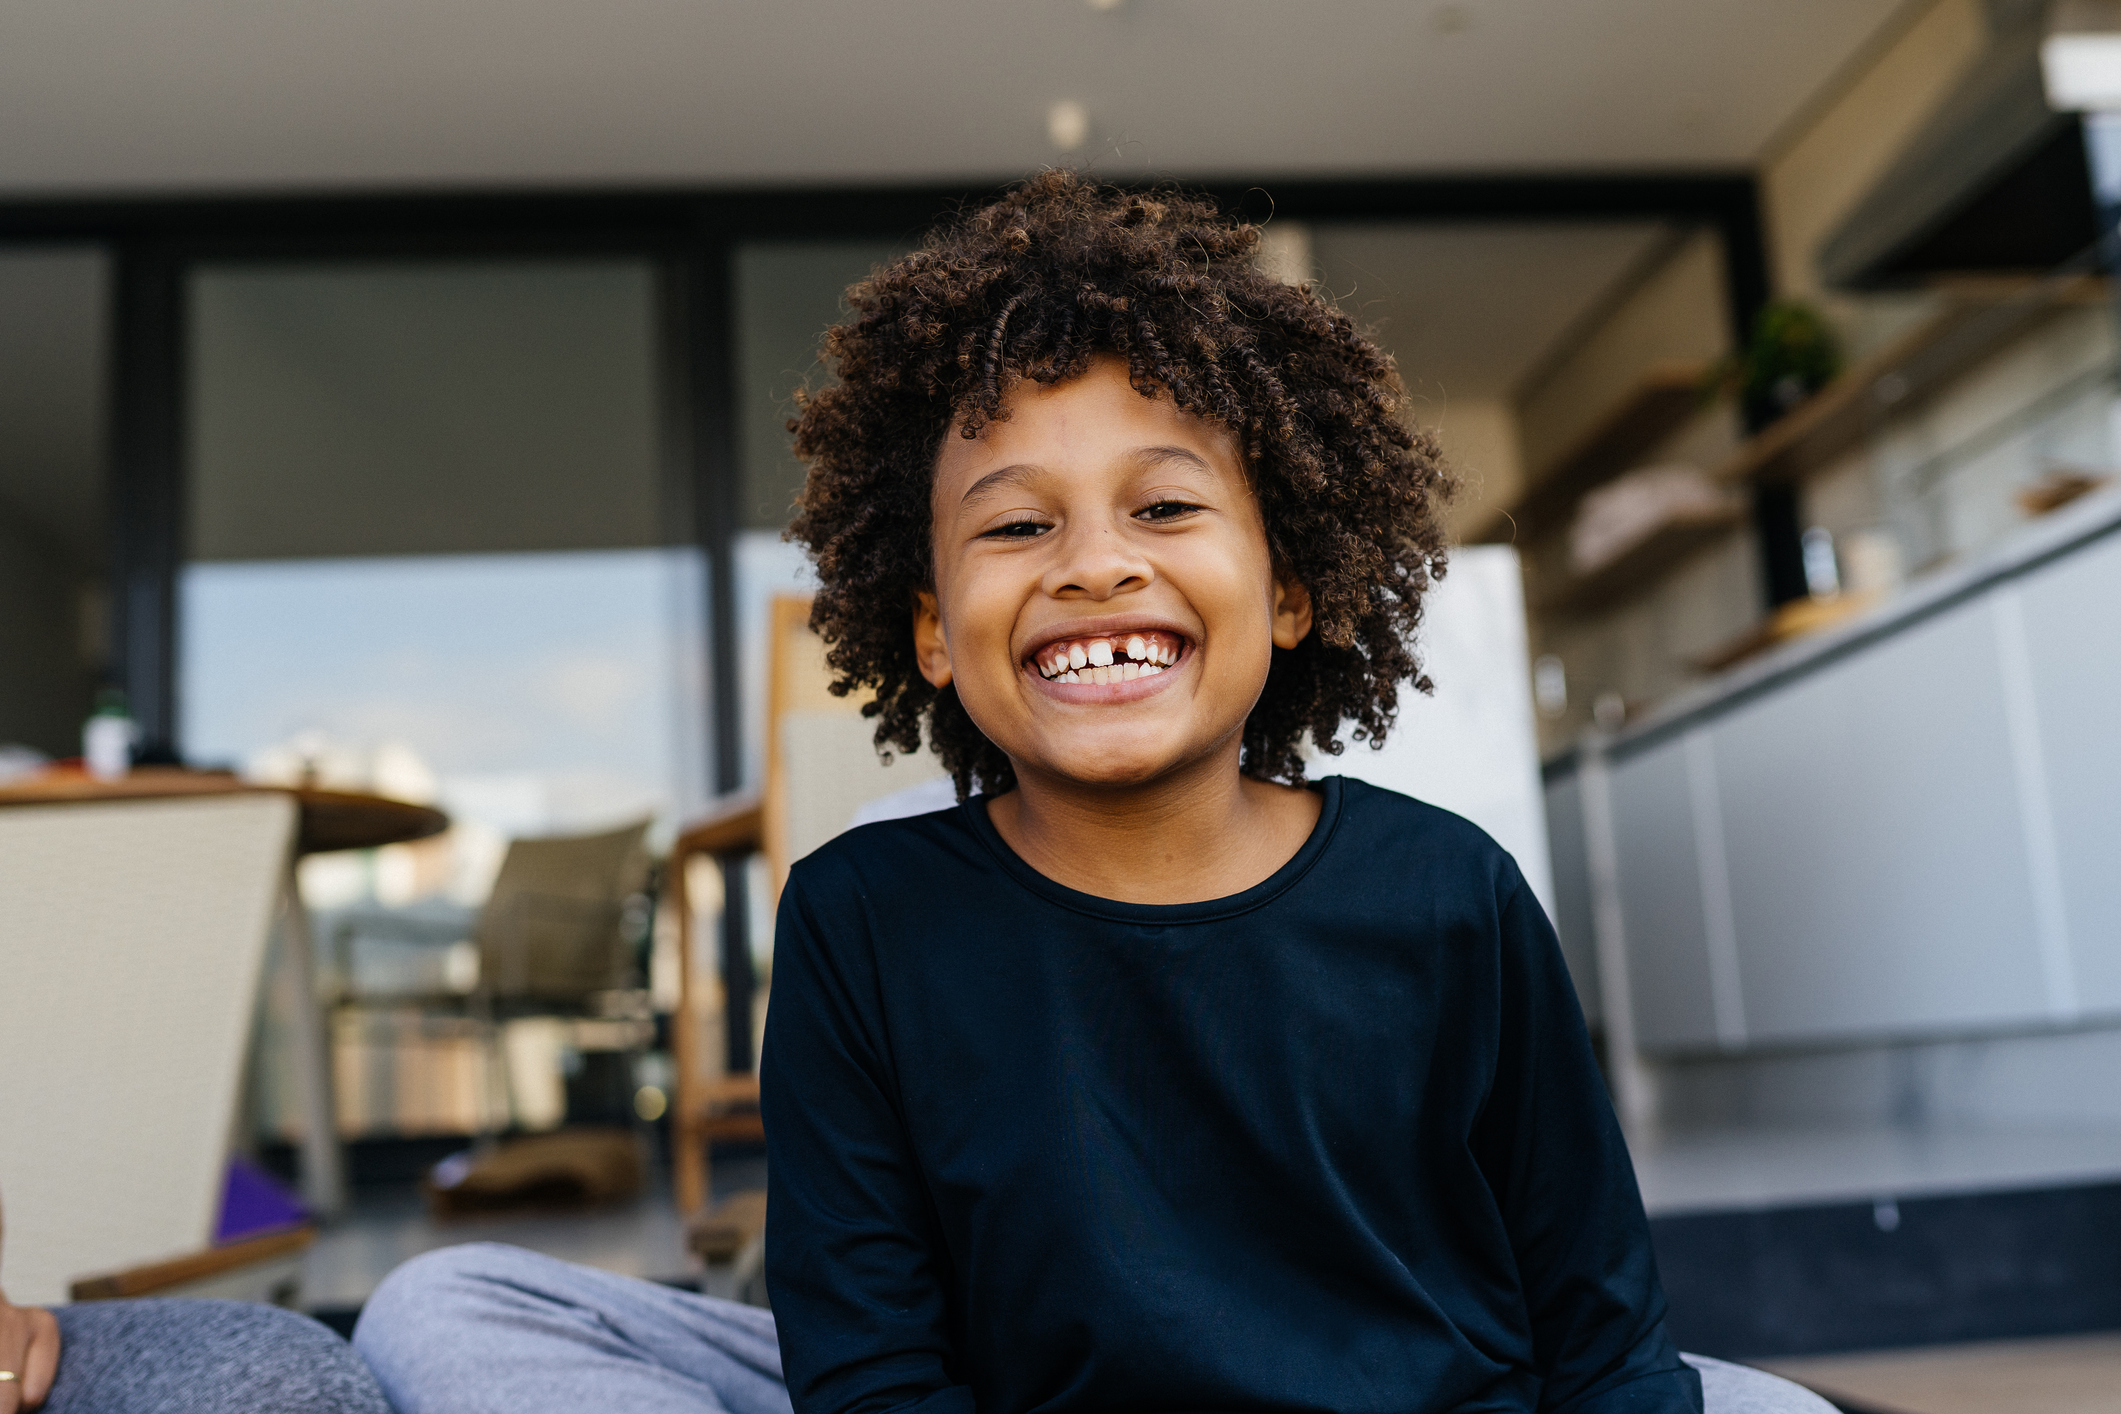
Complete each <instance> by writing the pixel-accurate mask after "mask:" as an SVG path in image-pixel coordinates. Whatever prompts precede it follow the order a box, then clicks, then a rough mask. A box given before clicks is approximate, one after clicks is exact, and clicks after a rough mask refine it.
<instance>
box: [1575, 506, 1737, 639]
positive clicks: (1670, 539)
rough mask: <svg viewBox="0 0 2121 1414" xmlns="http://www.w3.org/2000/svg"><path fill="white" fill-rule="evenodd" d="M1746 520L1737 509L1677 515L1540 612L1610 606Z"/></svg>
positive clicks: (1581, 578)
mask: <svg viewBox="0 0 2121 1414" xmlns="http://www.w3.org/2000/svg"><path fill="white" fill-rule="evenodd" d="M1744 519H1745V512H1744V511H1743V510H1741V509H1739V508H1738V507H1735V506H1733V507H1729V508H1726V509H1721V510H1714V511H1698V512H1689V513H1686V514H1681V515H1675V516H1673V517H1672V518H1671V519H1669V520H1666V521H1665V522H1664V523H1662V524H1661V525H1659V526H1658V527H1657V528H1656V529H1655V530H1653V531H1651V532H1650V533H1649V534H1648V535H1646V536H1644V537H1643V538H1642V539H1640V540H1638V541H1636V542H1635V544H1634V545H1633V546H1632V547H1630V548H1629V549H1628V550H1627V551H1625V552H1624V553H1622V554H1621V555H1620V556H1619V558H1617V559H1615V560H1612V561H1611V562H1609V563H1608V564H1606V565H1605V566H1604V567H1603V568H1602V569H1598V570H1594V571H1592V572H1591V573H1590V574H1587V575H1581V576H1579V577H1577V578H1576V579H1573V580H1571V581H1570V582H1569V583H1568V584H1566V585H1564V586H1563V587H1562V588H1561V589H1559V590H1558V591H1557V592H1555V593H1554V594H1552V595H1550V596H1547V597H1545V598H1542V599H1541V600H1540V601H1539V608H1540V610H1541V612H1543V613H1549V614H1561V615H1567V614H1592V613H1596V612H1598V611H1599V610H1601V609H1607V608H1611V607H1612V606H1613V605H1615V604H1618V603H1621V602H1623V601H1624V600H1627V599H1629V598H1632V597H1633V596H1634V595H1636V594H1638V593H1640V592H1641V591H1643V590H1644V589H1647V588H1648V587H1649V586H1650V585H1652V584H1654V583H1655V582H1656V581H1658V580H1659V579H1662V578H1663V577H1664V575H1665V573H1666V572H1667V571H1669V570H1671V569H1673V568H1675V567H1676V566H1677V565H1678V564H1679V563H1680V561H1682V560H1684V559H1686V558H1687V557H1688V556H1690V555H1692V554H1693V553H1694V552H1695V551H1696V550H1699V549H1701V548H1702V547H1703V546H1704V545H1707V544H1709V543H1710V542H1711V541H1713V540H1717V539H1720V538H1722V537H1723V536H1724V535H1725V534H1727V533H1728V532H1729V531H1730V529H1731V527H1732V526H1734V525H1737V524H1738V523H1740V522H1741V521H1743V520H1744Z"/></svg>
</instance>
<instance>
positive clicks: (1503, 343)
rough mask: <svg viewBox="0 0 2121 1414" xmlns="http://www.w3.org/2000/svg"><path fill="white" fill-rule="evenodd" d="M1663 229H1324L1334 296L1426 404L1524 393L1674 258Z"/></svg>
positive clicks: (1316, 246)
mask: <svg viewBox="0 0 2121 1414" xmlns="http://www.w3.org/2000/svg"><path fill="white" fill-rule="evenodd" d="M1672 235H1673V233H1672V228H1671V227H1669V226H1666V225H1664V224H1662V223H1657V222H1626V223H1611V224H1608V223H1603V222H1572V223H1568V224H1558V223H1555V224H1537V225H1535V224H1529V223H1515V224H1507V225H1505V224H1488V223H1465V224H1459V223H1453V224H1450V225H1428V226H1409V225H1406V224H1404V223H1380V224H1376V225H1368V224H1348V225H1341V224H1332V225H1328V224H1324V223H1321V224H1319V225H1317V226H1315V227H1313V228H1312V237H1311V249H1312V258H1313V260H1314V262H1315V263H1316V266H1317V269H1318V272H1319V277H1320V280H1321V281H1322V284H1323V287H1324V289H1325V291H1326V292H1327V293H1329V294H1330V295H1332V296H1333V298H1334V301H1335V302H1336V303H1337V304H1339V306H1340V307H1341V308H1342V309H1343V310H1345V311H1346V312H1347V313H1348V314H1349V315H1350V316H1352V317H1353V318H1355V319H1356V320H1358V321H1360V322H1361V323H1362V324H1364V325H1366V326H1368V327H1369V328H1370V329H1372V330H1373V331H1374V332H1375V333H1376V334H1377V336H1378V341H1379V342H1380V343H1382V344H1383V345H1384V346H1385V347H1386V348H1387V349H1389V350H1390V351H1391V353H1392V356H1393V357H1394V358H1395V359H1397V360H1398V362H1399V369H1400V374H1401V376H1402V377H1404V378H1405V379H1406V382H1407V391H1408V392H1410V393H1411V394H1413V396H1414V397H1415V399H1416V400H1417V402H1420V403H1424V404H1433V405H1439V406H1440V405H1441V404H1443V403H1445V402H1447V401H1449V400H1451V399H1459V398H1500V397H1508V396H1510V395H1512V394H1514V393H1516V392H1518V391H1520V389H1521V386H1522V384H1523V383H1524V381H1525V379H1526V377H1527V376H1528V375H1529V374H1531V373H1532V372H1533V371H1534V370H1535V369H1536V368H1538V367H1539V366H1540V365H1541V364H1542V363H1543V362H1544V361H1545V360H1546V359H1547V358H1548V357H1549V356H1550V355H1551V354H1552V353H1553V351H1554V350H1555V348H1556V347H1557V346H1558V345H1559V344H1560V343H1561V342H1562V340H1563V338H1564V336H1565V335H1567V334H1568V333H1570V332H1571V331H1572V330H1573V329H1576V328H1577V327H1579V326H1580V325H1582V324H1583V323H1584V322H1586V321H1587V320H1588V319H1589V318H1590V317H1591V316H1592V315H1593V314H1594V313H1595V312H1596V311H1598V310H1600V309H1602V308H1604V307H1605V302H1606V301H1607V299H1608V298H1609V297H1610V296H1611V294H1612V293H1613V291H1614V290H1615V289H1617V288H1619V287H1621V286H1622V285H1624V284H1625V283H1626V282H1628V281H1629V280H1630V278H1631V277H1633V276H1635V275H1636V274H1638V273H1640V272H1641V271H1642V270H1643V269H1644V267H1645V266H1647V265H1648V264H1650V263H1652V262H1654V261H1655V260H1656V259H1657V258H1658V257H1659V256H1660V255H1662V254H1664V253H1666V252H1667V251H1668V250H1669V249H1670V242H1671V240H1672Z"/></svg>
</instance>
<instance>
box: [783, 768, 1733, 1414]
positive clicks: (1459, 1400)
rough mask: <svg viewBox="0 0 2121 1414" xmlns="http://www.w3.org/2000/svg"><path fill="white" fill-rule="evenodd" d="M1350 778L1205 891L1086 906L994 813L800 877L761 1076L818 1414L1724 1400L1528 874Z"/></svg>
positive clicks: (853, 835) (813, 1410)
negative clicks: (1667, 1317) (1672, 1315)
mask: <svg viewBox="0 0 2121 1414" xmlns="http://www.w3.org/2000/svg"><path fill="white" fill-rule="evenodd" d="M1317 789H1319V791H1320V793H1321V794H1322V796H1323V798H1324V804H1323V809H1322V811H1321V813H1320V816H1319V820H1318V825H1317V827H1316V828H1315V829H1314V830H1313V832H1312V834H1311V836H1310V838H1309V839H1308V840H1307V841H1306V843H1305V844H1304V846H1303V848H1302V849H1301V850H1299V851H1298V852H1297V854H1296V856H1295V858H1293V859H1291V860H1290V861H1289V862H1288V863H1287V864H1286V865H1284V866H1283V867H1282V868H1281V869H1279V870H1278V871H1276V872H1275V874H1274V875H1273V877H1271V878H1269V879H1267V880H1266V881H1265V882H1263V883H1261V884H1259V885H1258V886H1256V887H1254V888H1251V889H1248V890H1246V891H1245V892H1243V893H1241V894H1237V895H1234V896H1232V897H1229V898H1224V899H1217V900H1214V901H1212V902H1207V903H1190V904H1176V905H1169V906H1161V905H1144V904H1129V903H1117V902H1113V901H1111V900H1108V899H1101V898H1096V897H1094V896H1092V895H1089V894H1083V893H1078V892H1076V891H1075V890H1072V889H1069V888H1066V887H1064V886H1062V885H1060V884H1057V883H1055V882H1053V881H1052V880H1050V879H1047V878H1046V877H1044V876H1043V875H1041V874H1039V873H1038V872H1037V871H1035V870H1033V869H1032V868H1031V867H1030V866H1028V865H1027V864H1025V863H1024V862H1023V861H1022V860H1021V859H1020V858H1018V857H1017V855H1016V854H1015V853H1014V852H1013V851H1012V850H1010V849H1009V847H1008V846H1007V844H1005V843H1004V842H1003V841H1002V839H1001V837H1000V836H999V835H998V834H997V833H996V832H995V830H994V827H993V825H992V824H991V823H990V822H989V821H988V819H987V813H986V805H985V802H984V801H983V800H979V799H975V800H973V801H970V802H967V803H966V804H964V805H961V806H959V807H957V808H956V809H954V810H946V811H941V812H938V813H936V814H933V815H925V816H921V817H918V818H916V819H911V820H895V821H889V822H885V823H882V824H877V825H870V826H867V827H864V828H862V829H859V830H854V831H852V832H850V833H848V834H846V835H843V836H841V837H840V838H839V839H837V840H835V841H833V842H832V843H830V844H828V845H827V846H825V847H824V848H823V849H821V850H819V851H818V852H817V853H815V854H813V855H811V856H810V857H809V858H808V859H806V860H804V861H802V862H801V863H799V864H797V865H796V866H795V869H794V870H793V871H792V873H791V875H790V877H789V880H788V884H787V888H786V890H785V892H784V893H783V895H782V899H781V909H780V919H779V923H778V926H777V931H776V933H775V962H774V974H773V1006H772V1010H771V1013H770V1019H769V1021H768V1024H767V1028H766V1052H765V1062H764V1068H763V1073H762V1084H763V1088H764V1105H765V1118H766V1133H767V1143H768V1149H769V1159H768V1166H769V1174H770V1179H769V1182H770V1199H769V1216H768V1221H767V1238H766V1273H767V1284H768V1288H769V1290H770V1292H771V1295H772V1299H773V1307H774V1313H775V1316H776V1317H777V1319H778V1322H779V1326H780V1338H781V1350H782V1356H783V1360H784V1363H785V1367H786V1372H787V1377H788V1385H789V1392H790V1394H791V1395H792V1396H793V1398H794V1402H795V1408H796V1411H797V1414H842V1411H861V1412H862V1414H868V1412H869V1411H885V1410H920V1411H922V1412H923V1414H930V1412H931V1411H932V1414H945V1411H947V1412H948V1414H972V1411H975V1410H977V1411H979V1414H1034V1412H1035V1414H1076V1411H1081V1414H1090V1412H1091V1411H1097V1414H1115V1412H1116V1411H1153V1412H1154V1414H1176V1412H1177V1411H1209V1410H1217V1411H1239V1410H1332V1411H1340V1414H1364V1411H1395V1414H1401V1412H1404V1411H1444V1410H1467V1411H1470V1410H1532V1409H1565V1410H1571V1411H1585V1414H1588V1412H1589V1411H1600V1414H1608V1412H1609V1411H1621V1410H1626V1411H1629V1412H1630V1414H1637V1412H1638V1411H1639V1412H1640V1414H1649V1412H1650V1411H1656V1412H1657V1414H1666V1411H1680V1410H1687V1411H1696V1412H1697V1414H1698V1411H1699V1410H1700V1408H1701V1394H1700V1383H1699V1380H1698V1378H1697V1377H1696V1376H1695V1375H1694V1373H1693V1371H1692V1370H1691V1369H1689V1368H1688V1367H1687V1366H1685V1365H1684V1364H1683V1362H1681V1361H1680V1359H1679V1358H1678V1355H1677V1353H1676V1352H1675V1351H1674V1350H1673V1348H1672V1345H1671V1343H1670V1341H1669V1340H1667V1339H1666V1337H1665V1334H1664V1328H1663V1315H1664V1299H1663V1295H1662V1293H1661V1292H1660V1290H1659V1287H1658V1283H1657V1274H1656V1268H1655V1263H1654V1261H1653V1260H1652V1257H1651V1253H1650V1240H1649V1232H1648V1226H1647V1223H1646V1222H1645V1220H1644V1217H1643V1212H1642V1203H1641V1199H1640V1197H1639V1196H1638V1194H1637V1191H1636V1187H1635V1178H1634V1172H1633V1169H1632V1168H1631V1167H1630V1165H1629V1162H1628V1156H1627V1151H1626V1149H1625V1147H1624V1146H1623V1144H1622V1141H1621V1136H1620V1132H1619V1129H1618V1126H1617V1125H1616V1124H1615V1122H1614V1119H1613V1113H1612V1109H1611V1106H1610V1105H1609V1104H1608V1102H1607V1099H1606V1095H1605V1090H1604V1088H1603V1085H1602V1083H1601V1081H1600V1079H1599V1075H1598V1071H1597V1069H1596V1067H1595V1065H1594V1063H1593V1060H1592V1054H1591V1048H1590V1044H1589V1041H1588V1039H1587V1038H1586V1036H1585V1032H1584V1026H1583V1018H1582V1013H1581V1011H1580V1010H1579V1008H1578V1006H1577V1003H1576V997H1575V993H1574V991H1573V990H1572V989H1571V987H1570V984H1569V979H1568V975H1567V973H1566V971H1565V970H1564V967H1563V964H1562V960H1561V953H1560V950H1559V948H1558V947H1557V946H1556V944H1555V940H1554V935H1553V932H1552V930H1551V929H1550V928H1549V927H1548V924H1547V921H1546V917H1545V915H1544V914H1543V913H1542V912H1541V910H1540V908H1539V905H1538V903H1537V902H1536V901H1535V900H1534V899H1533V897H1532V894H1531V892H1530V890H1528V889H1527V888H1526V887H1525V884H1524V881H1523V878H1522V877H1521V876H1520V875H1519V873H1518V871H1517V868H1516V865H1515V864H1514V863H1513V862H1512V861H1511V859H1510V857H1509V856H1508V855H1507V854H1506V853H1504V852H1503V851H1502V850H1501V849H1500V848H1499V847H1498V846H1496V845H1495V843H1494V842H1493V841H1491V840H1490V839H1488V837H1487V836H1486V835H1484V834H1482V833H1481V832H1480V831H1479V830H1478V829H1476V828H1475V827H1473V826H1472V825H1470V824H1468V823H1466V822H1465V821H1464V820H1461V819H1459V818H1458V817H1457V816H1454V815H1451V814H1448V813H1447V812H1445V811H1442V810H1438V809H1435V808H1434V807H1431V806H1427V805H1423V804H1420V803H1419V802H1416V801H1413V800H1409V799H1407V798H1406V797H1404V796H1400V795H1395V794H1393V793H1391V792H1389V791H1384V790H1379V789H1376V788H1375V787H1371V786H1367V785H1363V784H1361V783H1359V782H1355V781H1348V780H1342V779H1338V778H1335V779H1329V780H1327V781H1325V782H1323V783H1321V784H1320V785H1319V786H1318V787H1317Z"/></svg>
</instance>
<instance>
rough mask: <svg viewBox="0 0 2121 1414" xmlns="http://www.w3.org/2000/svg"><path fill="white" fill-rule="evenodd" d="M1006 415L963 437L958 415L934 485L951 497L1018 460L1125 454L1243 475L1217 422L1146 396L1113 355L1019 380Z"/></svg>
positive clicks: (1054, 465)
mask: <svg viewBox="0 0 2121 1414" xmlns="http://www.w3.org/2000/svg"><path fill="white" fill-rule="evenodd" d="M1003 408H1004V410H1005V412H1006V414H1007V415H1006V416H1005V417H1002V418H996V419H993V420H991V421H989V422H987V423H986V424H985V425H984V426H982V427H981V428H980V429H979V432H978V435H977V436H974V437H966V436H964V435H963V434H962V431H961V430H960V429H961V428H962V427H963V422H962V419H960V420H959V421H958V422H957V423H956V424H955V425H954V426H953V429H952V431H951V434H950V435H949V436H947V437H945V438H944V439H943V446H942V448H941V449H940V451H939V453H938V455H937V459H936V491H937V494H938V495H939V496H948V497H951V498H952V499H954V498H955V497H954V495H953V487H954V488H955V494H959V495H961V494H963V492H964V491H965V490H967V489H969V488H970V487H971V486H972V485H973V484H974V483H975V482H978V481H980V480H982V479H984V478H987V477H989V476H990V475H991V474H992V473H993V472H994V471H995V470H997V469H1001V468H1007V467H1009V466H1011V465H1012V464H1016V463H1024V464H1027V465H1032V466H1036V467H1037V468H1039V469H1040V470H1042V471H1046V472H1052V473H1065V472H1067V471H1070V470H1087V469H1088V466H1087V465H1086V463H1087V462H1090V461H1095V462H1098V463H1104V462H1107V461H1109V460H1110V459H1112V458H1114V457H1127V458H1130V459H1134V460H1139V461H1141V462H1143V463H1145V464H1166V463H1168V464H1184V463H1189V462H1190V463H1197V464H1202V465H1205V466H1207V467H1208V468H1210V469H1212V470H1216V471H1230V472H1238V473H1240V474H1241V467H1240V466H1239V453H1238V449H1237V439H1236V438H1235V437H1233V436H1232V435H1231V434H1230V433H1229V431H1228V430H1227V429H1225V428H1224V427H1222V426H1221V425H1220V424H1218V423H1215V422H1211V421H1209V420H1207V419H1205V418H1202V417H1199V416H1197V415H1195V414H1194V413H1191V412H1188V411H1186V410H1185V409H1183V408H1181V407H1179V406H1178V405H1177V403H1176V402H1175V401H1174V400H1173V399H1172V397H1171V395H1170V394H1169V393H1167V392H1164V391H1163V390H1161V389H1158V390H1156V391H1155V392H1154V393H1151V394H1144V393H1142V392H1140V391H1138V390H1137V389H1135V388H1134V387H1133V385H1132V384H1131V383H1130V382H1129V381H1128V375H1127V365H1126V364H1125V362H1124V361H1122V360H1120V359H1117V358H1104V359H1099V360H1097V361H1095V362H1093V363H1092V364H1091V366H1090V368H1089V369H1087V370H1085V371H1084V372H1083V373H1082V374H1080V375H1079V376H1077V377H1075V378H1071V379H1068V380H1067V381H1065V382H1062V383H1053V384H1042V383H1037V382H1034V381H1032V380H1031V379H1019V380H1018V381H1017V383H1016V384H1015V386H1013V387H1012V388H1011V389H1010V390H1009V392H1008V394H1007V395H1006V396H1005V398H1004V400H1003Z"/></svg>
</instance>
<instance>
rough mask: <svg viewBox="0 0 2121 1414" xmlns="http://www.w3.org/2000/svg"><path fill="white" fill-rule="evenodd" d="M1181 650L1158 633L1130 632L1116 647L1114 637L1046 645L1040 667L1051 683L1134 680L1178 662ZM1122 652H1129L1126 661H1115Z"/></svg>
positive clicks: (1042, 673) (1103, 682)
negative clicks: (1047, 646)
mask: <svg viewBox="0 0 2121 1414" xmlns="http://www.w3.org/2000/svg"><path fill="white" fill-rule="evenodd" d="M1179 652H1180V648H1179V646H1178V645H1176V644H1172V643H1167V642H1165V641H1164V640H1163V638H1162V637H1161V636H1160V635H1156V634H1148V635H1144V634H1139V633H1135V634H1129V635H1127V637H1125V638H1124V639H1120V640H1118V645H1117V649H1116V650H1115V646H1114V640H1113V639H1112V638H1092V639H1084V640H1081V641H1078V642H1074V643H1068V644H1055V645H1053V646H1052V647H1049V648H1047V649H1046V650H1045V651H1044V652H1043V653H1041V654H1040V656H1039V659H1038V670H1039V673H1040V675H1041V676H1042V677H1044V678H1045V679H1046V680H1047V681H1048V682H1075V683H1094V684H1100V685H1102V684H1109V683H1116V682H1132V681H1134V680H1135V679H1136V678H1140V677H1148V676H1150V675H1152V674H1155V673H1160V672H1162V671H1163V670H1164V669H1165V668H1166V667H1168V666H1170V665H1171V664H1173V663H1176V662H1177V661H1178V656H1179ZM1119 653H1124V654H1126V661H1125V662H1120V661H1116V659H1117V657H1118V654H1119Z"/></svg>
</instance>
